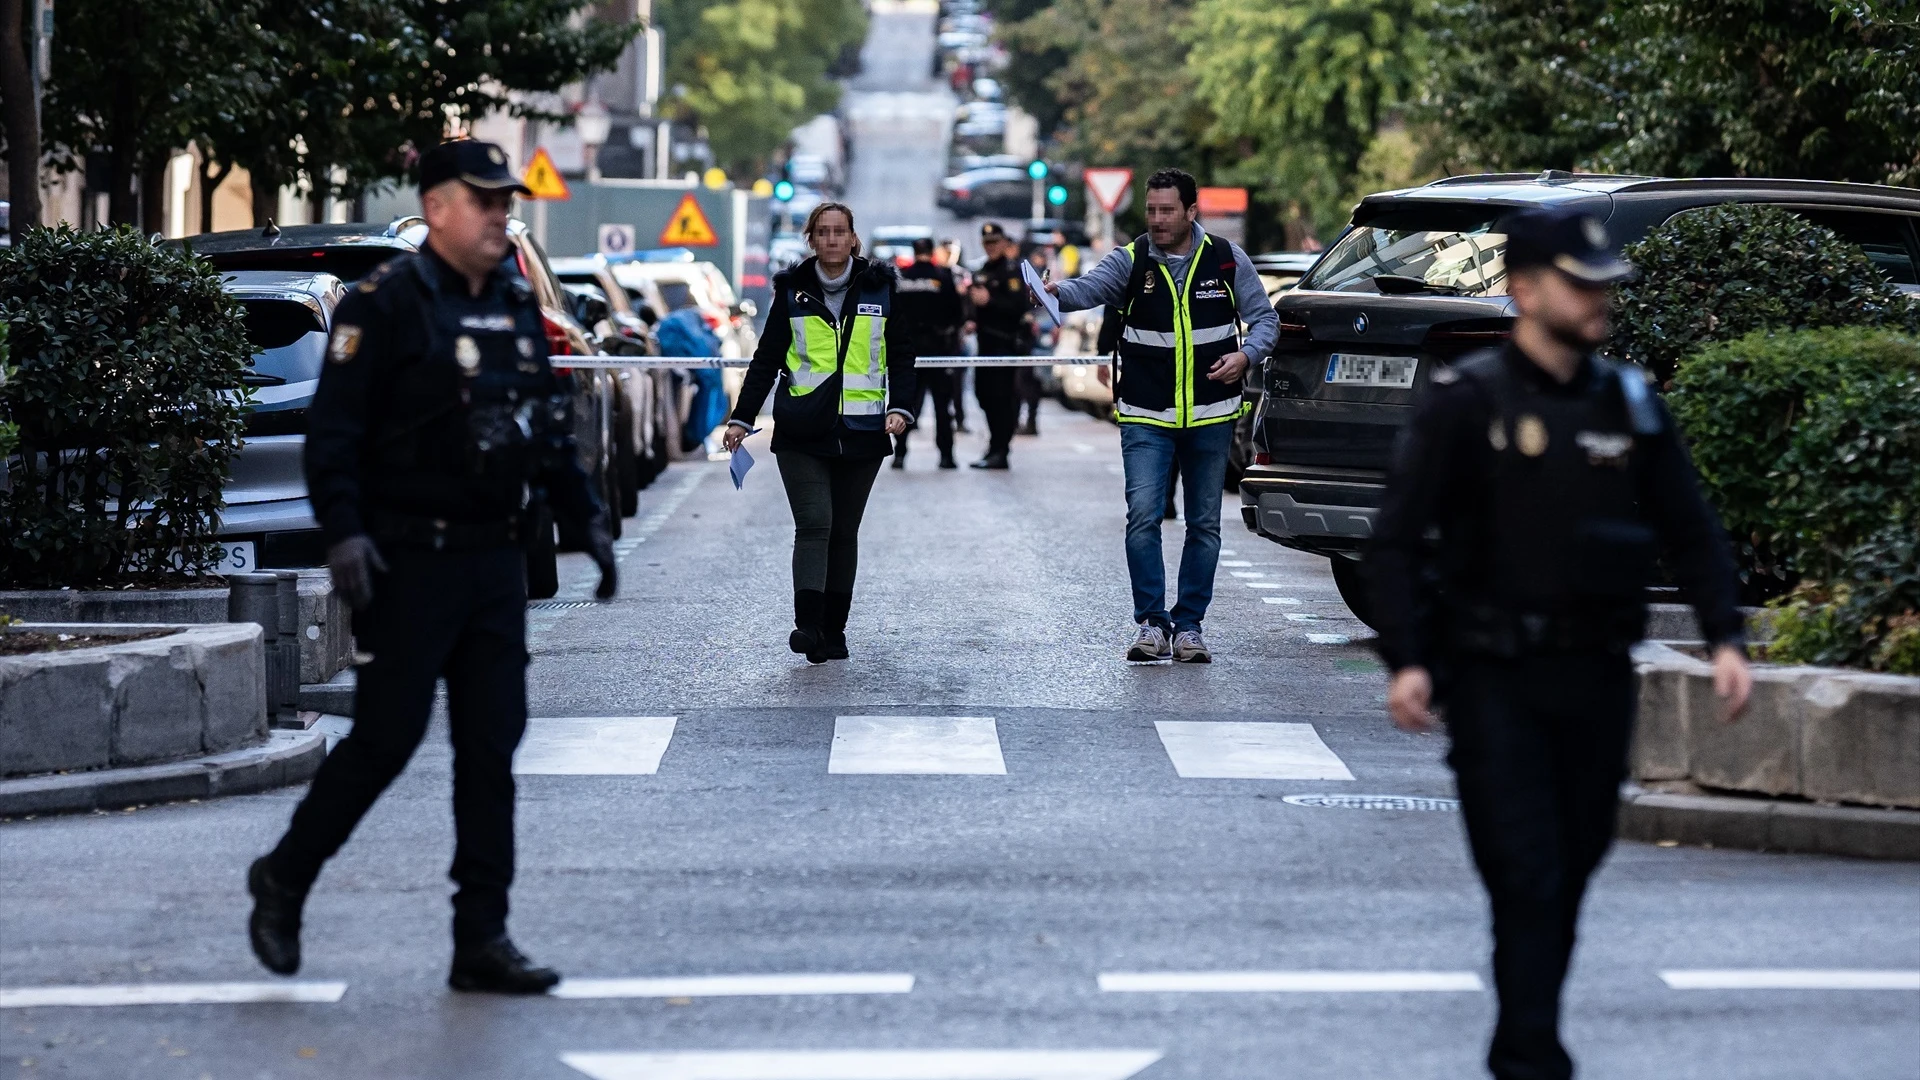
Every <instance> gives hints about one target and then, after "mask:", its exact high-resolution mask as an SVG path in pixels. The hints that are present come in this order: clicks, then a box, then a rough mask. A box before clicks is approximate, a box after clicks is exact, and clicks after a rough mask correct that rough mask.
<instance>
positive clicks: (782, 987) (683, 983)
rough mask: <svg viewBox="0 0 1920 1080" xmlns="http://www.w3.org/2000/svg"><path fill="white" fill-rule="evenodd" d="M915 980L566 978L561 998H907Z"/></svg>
mask: <svg viewBox="0 0 1920 1080" xmlns="http://www.w3.org/2000/svg"><path fill="white" fill-rule="evenodd" d="M912 990H913V976H911V975H899V974H873V975H869V974H849V975H835V974H800V975H681V976H670V977H667V978H651V979H571V978H569V979H563V980H561V982H560V985H559V986H556V987H554V988H553V990H552V991H551V993H552V996H554V997H557V998H675V997H685V998H695V997H781V996H803V995H804V996H818V995H822V994H906V993H911V992H912Z"/></svg>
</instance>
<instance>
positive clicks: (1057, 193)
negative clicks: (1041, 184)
mask: <svg viewBox="0 0 1920 1080" xmlns="http://www.w3.org/2000/svg"><path fill="white" fill-rule="evenodd" d="M1047 201H1048V202H1050V203H1052V204H1053V205H1055V206H1065V205H1067V189H1066V188H1063V187H1061V186H1060V185H1059V184H1055V185H1053V186H1052V187H1050V188H1048V189H1047Z"/></svg>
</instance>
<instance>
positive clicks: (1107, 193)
mask: <svg viewBox="0 0 1920 1080" xmlns="http://www.w3.org/2000/svg"><path fill="white" fill-rule="evenodd" d="M1080 175H1081V179H1083V180H1085V181H1086V182H1087V190H1088V191H1091V192H1093V201H1094V202H1097V203H1099V204H1100V209H1102V210H1105V211H1106V212H1107V213H1109V214H1111V213H1113V212H1114V211H1115V210H1118V209H1119V208H1120V196H1122V195H1125V194H1126V193H1127V185H1128V184H1131V183H1133V170H1132V169H1087V170H1085V171H1084V172H1082V173H1081V174H1080Z"/></svg>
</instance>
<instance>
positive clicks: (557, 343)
mask: <svg viewBox="0 0 1920 1080" xmlns="http://www.w3.org/2000/svg"><path fill="white" fill-rule="evenodd" d="M540 326H541V327H542V328H543V329H544V330H545V331H546V333H547V355H548V356H572V355H573V341H572V339H570V338H569V337H568V336H567V328H566V327H564V326H561V325H560V324H559V323H557V322H555V321H554V320H553V319H551V318H549V317H548V316H547V315H545V314H544V313H543V314H542V315H541V316H540Z"/></svg>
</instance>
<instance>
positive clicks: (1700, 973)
mask: <svg viewBox="0 0 1920 1080" xmlns="http://www.w3.org/2000/svg"><path fill="white" fill-rule="evenodd" d="M1660 978H1661V980H1662V981H1664V982H1665V983H1666V984H1667V988H1668V989H1670V990H1920V971H1885V970H1872V969H1848V968H1824V969H1823V968H1727V969H1717V970H1716V969H1712V968H1707V969H1689V970H1679V971H1663V972H1661V973H1660Z"/></svg>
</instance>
